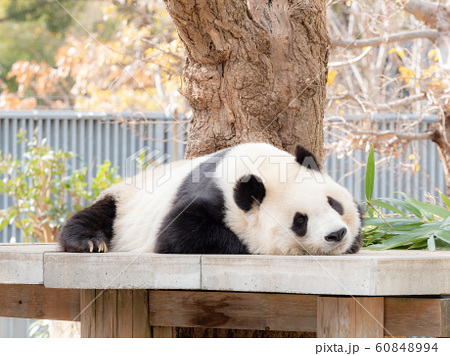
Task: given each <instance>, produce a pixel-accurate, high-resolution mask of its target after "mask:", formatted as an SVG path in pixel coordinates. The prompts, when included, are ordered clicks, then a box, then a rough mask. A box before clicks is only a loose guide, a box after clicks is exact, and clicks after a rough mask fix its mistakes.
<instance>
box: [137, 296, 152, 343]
mask: <svg viewBox="0 0 450 356" xmlns="http://www.w3.org/2000/svg"><path fill="white" fill-rule="evenodd" d="M148 300H149V297H148V291H147V290H145V289H144V290H141V289H138V290H133V337H151V329H150V323H149V304H148V303H149V301H148Z"/></svg>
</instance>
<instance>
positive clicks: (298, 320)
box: [149, 291, 317, 331]
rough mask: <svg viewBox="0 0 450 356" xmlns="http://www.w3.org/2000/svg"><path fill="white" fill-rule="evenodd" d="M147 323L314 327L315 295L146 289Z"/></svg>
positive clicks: (285, 327) (288, 327)
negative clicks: (147, 298)
mask: <svg viewBox="0 0 450 356" xmlns="http://www.w3.org/2000/svg"><path fill="white" fill-rule="evenodd" d="M149 295H150V300H149V302H150V324H151V325H155V326H183V327H201V328H225V329H251V330H280V331H315V330H316V313H317V311H316V309H317V304H316V299H317V297H316V296H310V295H289V294H263V293H236V292H194V291H150V292H149Z"/></svg>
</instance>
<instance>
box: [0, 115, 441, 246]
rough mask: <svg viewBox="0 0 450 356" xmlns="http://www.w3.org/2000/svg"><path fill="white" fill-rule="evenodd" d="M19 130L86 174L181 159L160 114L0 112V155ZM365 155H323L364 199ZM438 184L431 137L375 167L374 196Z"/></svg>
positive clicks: (16, 148)
mask: <svg viewBox="0 0 450 356" xmlns="http://www.w3.org/2000/svg"><path fill="white" fill-rule="evenodd" d="M406 119H408V120H412V119H415V118H414V117H411V116H408V117H404V116H402V115H383V116H380V117H376V118H375V121H376V122H377V125H379V128H380V129H385V130H388V129H389V130H392V129H395V128H396V127H397V126H398V125H399V124H401V121H402V120H406ZM416 119H418V118H416ZM433 121H434V119H433V118H432V117H426V118H424V119H422V120H421V122H420V124H419V126H418V127H417V130H425V129H426V128H427V127H428V126H429V125H430V124H432V123H433ZM21 129H22V130H26V131H27V136H28V137H30V138H31V137H32V135H33V131H34V130H35V129H38V133H37V134H38V138H39V139H42V138H44V137H45V138H47V142H48V144H49V145H50V146H52V147H54V148H55V149H62V150H63V151H73V152H75V153H76V154H78V155H79V156H78V157H75V158H73V160H72V162H70V164H71V168H72V169H79V168H82V167H84V166H87V168H88V175H92V174H95V171H96V165H97V164H99V163H102V162H103V161H104V160H106V159H109V160H110V161H111V162H112V165H113V166H116V167H119V174H120V175H121V176H125V174H126V172H125V161H126V158H127V157H129V156H130V155H132V154H134V153H135V152H137V151H139V149H141V148H143V147H147V149H150V150H159V151H160V152H163V153H167V154H169V155H170V156H171V157H173V159H181V158H182V156H183V153H184V142H185V141H186V139H187V136H186V132H185V130H184V128H183V127H182V126H181V125H179V124H174V123H173V120H172V119H170V118H167V117H165V115H164V114H163V113H145V114H142V113H120V114H118V115H111V114H107V113H99V112H76V111H0V150H1V151H2V153H3V154H8V153H11V154H12V155H13V156H15V157H19V158H20V157H22V155H23V153H24V150H25V144H24V143H18V141H17V134H18V132H19V130H21ZM325 139H327V136H326V137H325ZM411 152H414V154H415V159H418V160H419V165H420V167H421V168H420V170H419V171H417V172H415V171H414V169H411V167H409V166H411V160H410V159H409V154H410V153H411ZM366 157H367V153H366V152H362V151H358V150H355V151H353V153H352V154H351V155H349V156H344V157H343V158H341V159H338V157H337V155H336V153H334V152H329V154H328V157H327V158H326V159H325V169H326V170H327V171H328V173H329V174H330V175H331V176H332V177H333V178H334V179H335V180H337V181H339V182H340V183H341V184H343V185H344V186H345V187H347V188H348V189H349V190H350V191H351V192H352V193H353V194H354V195H355V198H356V199H357V200H358V201H362V200H363V199H364V172H365V168H364V167H363V166H362V165H361V163H365V161H366ZM377 159H381V157H377ZM408 167H409V168H408ZM436 187H437V188H439V189H440V190H442V191H445V183H444V176H443V171H442V166H441V163H440V161H439V158H438V155H437V152H436V148H435V145H434V144H433V143H432V142H430V141H418V142H414V143H412V144H411V147H410V148H408V149H407V150H406V152H405V153H404V154H401V155H400V156H399V157H394V158H393V159H390V160H386V162H385V163H384V164H380V165H379V166H377V177H376V181H375V188H374V196H375V197H387V196H392V195H393V193H394V192H396V191H403V192H406V193H408V194H410V195H412V196H414V197H416V198H420V199H423V198H424V195H425V193H426V192H433V191H434V189H435V188H436ZM8 204H11V200H10V199H8V198H7V197H6V196H1V195H0V209H1V208H6V207H7V206H8ZM12 237H15V238H16V241H20V240H21V234H20V232H19V231H18V230H17V229H16V228H14V227H7V228H6V229H4V230H3V231H1V232H0V242H9V241H10V239H11V238H12Z"/></svg>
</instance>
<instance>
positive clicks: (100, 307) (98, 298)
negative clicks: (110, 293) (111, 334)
mask: <svg viewBox="0 0 450 356" xmlns="http://www.w3.org/2000/svg"><path fill="white" fill-rule="evenodd" d="M103 298H104V295H103V290H102V289H96V290H95V337H108V335H107V334H106V333H105V329H104V325H103V311H104V301H103Z"/></svg>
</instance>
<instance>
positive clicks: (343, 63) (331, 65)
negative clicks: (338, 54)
mask: <svg viewBox="0 0 450 356" xmlns="http://www.w3.org/2000/svg"><path fill="white" fill-rule="evenodd" d="M372 48H373V47H370V46H369V47H367V48H366V49H365V50H364V51H363V52H362V53H361V54H360V55H359V56H357V57H355V58H352V59H348V60H346V61H342V62H331V63H328V68H333V67H343V66H346V65H349V64H354V63H357V62H359V61H360V60H361V59H363V58H364V57H365V56H366V55H367V54H368V53H369V52H370V51H371V50H372Z"/></svg>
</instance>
